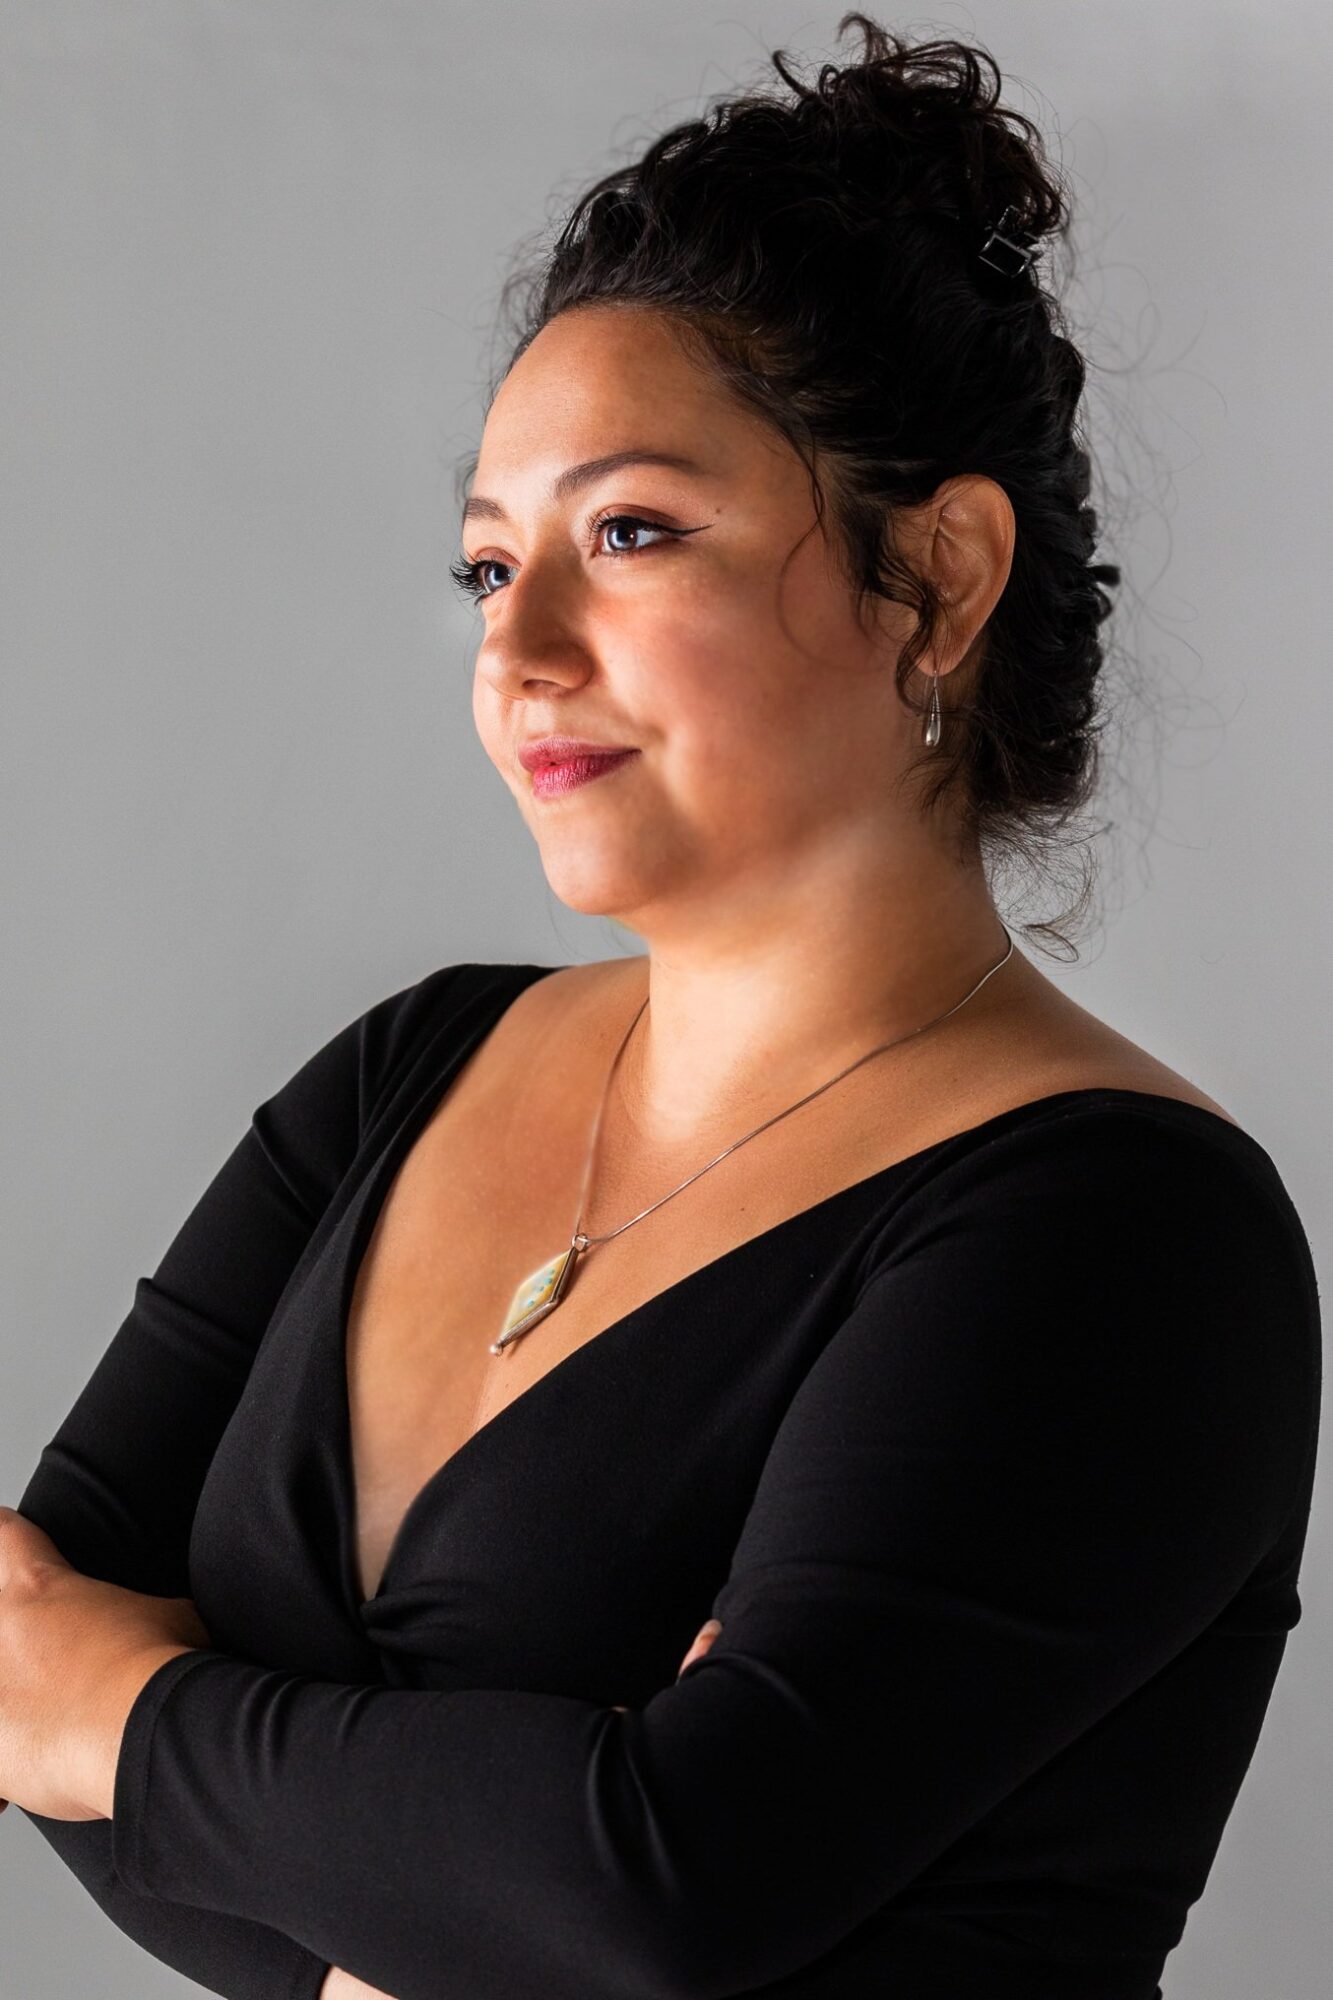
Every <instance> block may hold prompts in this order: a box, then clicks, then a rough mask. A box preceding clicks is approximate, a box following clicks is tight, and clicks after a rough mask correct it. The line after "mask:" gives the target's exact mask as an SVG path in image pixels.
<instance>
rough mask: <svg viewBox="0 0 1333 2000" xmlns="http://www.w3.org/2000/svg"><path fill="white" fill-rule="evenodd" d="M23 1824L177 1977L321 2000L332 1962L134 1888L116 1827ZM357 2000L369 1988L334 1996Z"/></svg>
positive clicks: (265, 1998) (252, 1998)
mask: <svg viewBox="0 0 1333 2000" xmlns="http://www.w3.org/2000/svg"><path fill="white" fill-rule="evenodd" d="M14 1810H16V1811H22V1810H23V1808H22V1807H16V1808H14ZM25 1817H26V1818H27V1819H29V1820H30V1821H31V1823H32V1824H33V1826H35V1827H36V1829H37V1831H38V1833H40V1834H41V1836H42V1838H43V1840H45V1841H46V1843H47V1845H48V1846H49V1847H50V1848H51V1849H52V1851H53V1852H54V1853H55V1854H56V1855H57V1856H58V1858H59V1859H60V1860H61V1861H62V1862H63V1863H64V1864H65V1866H66V1868H68V1869H69V1871H70V1873H71V1874H72V1875H73V1876H74V1877H75V1879H76V1880H77V1881H78V1882H79V1883H81V1885H82V1886H83V1888H84V1889H85V1890H86V1891H87V1892H88V1894H89V1895H90V1896H91V1897H92V1900H93V1901H94V1903H96V1905H97V1907H98V1908H99V1909H100V1910H101V1911H102V1914H103V1915H104V1916H105V1917H107V1918H108V1919H109V1921H110V1922H111V1923H113V1924H114V1925H115V1926H116V1928H117V1930H119V1931H122V1932H123V1933H124V1935H125V1936H126V1937H128V1938H131V1939H133V1941H134V1943H135V1944H137V1945H138V1946H139V1948H140V1949H141V1950H142V1951H146V1952H147V1953H148V1954H149V1955H150V1957H152V1958H155V1959H157V1960H158V1961H159V1963H161V1964H162V1965H169V1966H170V1967H171V1969H172V1970H173V1972H179V1973H181V1974H182V1975H183V1976H184V1977H185V1978H186V1979H192V1980H194V1981H195V1983H196V1984H197V1985H199V1986H201V1987H203V1988H204V1989H205V1990H206V1991H207V1992H209V1993H217V1994H222V1995H224V1996H226V2000H322V1996H321V1994H320V1983H321V1980H322V1978H323V1975H324V1972H325V1970H326V1965H327V1961H326V1960H324V1959H322V1958H317V1957H316V1955H315V1954H314V1953H313V1952H311V1951H307V1949H306V1948H305V1946H304V1945H300V1944H297V1943H296V1941H295V1939H293V1938H289V1937H287V1936H286V1935H285V1934H284V1933H283V1932H282V1931H277V1930H273V1929H271V1928H270V1927H269V1926H268V1925H267V1924H260V1923H255V1922H253V1921H252V1920H251V1919H249V1918H247V1917H235V1916H227V1915H224V1914H222V1913H220V1912H218V1911H215V1910H201V1909H198V1908H196V1907H195V1906H194V1905H193V1904H188V1903H172V1902H166V1901H163V1900H162V1899H161V1898H160V1897H157V1896H143V1895H140V1894H139V1893H138V1892H137V1891H135V1890H133V1889H130V1888H128V1887H127V1886H126V1885H125V1883H123V1882H122V1881H121V1880H120V1878H119V1876H118V1875H117V1874H116V1871H115V1867H114V1865H113V1863H112V1858H111V1822H110V1820H106V1819H97V1820H91V1819H90V1820H70V1819H46V1818H44V1817H43V1816H42V1815H41V1814H39V1813H27V1814H26V1815H25ZM354 1993H355V1994H356V1995H357V1996H358V2000H365V1996H367V1995H368V1994H369V1989H360V1988H356V1987H351V1988H348V1989H346V1990H345V1991H344V1989H341V1988H339V1989H335V1994H334V2000H352V1996H353V1994H354Z"/></svg>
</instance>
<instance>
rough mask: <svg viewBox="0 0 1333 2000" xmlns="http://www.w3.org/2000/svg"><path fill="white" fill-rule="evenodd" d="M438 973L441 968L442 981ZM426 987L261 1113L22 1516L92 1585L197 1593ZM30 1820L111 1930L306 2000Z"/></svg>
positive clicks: (166, 1261)
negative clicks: (241, 1459) (267, 1346)
mask: <svg viewBox="0 0 1333 2000" xmlns="http://www.w3.org/2000/svg"><path fill="white" fill-rule="evenodd" d="M447 970H448V969H447V968H445V969H444V971H447ZM442 976H443V972H442V973H440V974H434V975H431V976H430V980H428V981H426V982H422V983H421V985H420V987H418V988H413V989H407V997H408V1000H409V1004H408V1005H406V1006H405V1005H404V998H405V996H404V995H402V994H399V995H391V996H390V997H389V998H388V999H387V1000H384V1001H381V1002H379V1003H378V1004H377V1005H376V1006H375V1007H372V1008H371V1009H370V1010H369V1011H368V1012H367V1013H365V1014H363V1015H361V1016H360V1017H358V1018H357V1019H356V1020H355V1021H352V1022H351V1023H349V1024H348V1025H347V1026H346V1027H344V1028H343V1029H341V1030H340V1031H339V1033H338V1034H336V1035H335V1036H334V1037H333V1038H332V1039H331V1040H330V1041H328V1042H326V1043H325V1045H324V1046H323V1047H322V1048H320V1049H319V1050H317V1051H316V1053H315V1054H314V1055H313V1056H311V1057H310V1058H309V1060H308V1061H306V1062H305V1063H304V1064H303V1065H302V1066H301V1068H300V1069H299V1070H298V1071H297V1072H296V1073H295V1075H293V1076H292V1077H291V1078H290V1079H289V1081H288V1082H287V1083H285V1084H284V1085H283V1086H282V1088H281V1089H280V1090H279V1091H278V1092H277V1093H276V1094H275V1095H273V1096H272V1097H270V1098H268V1099H267V1100H266V1101H265V1102H264V1103H263V1104H261V1105H260V1106H259V1108H258V1109H257V1110H256V1111H255V1113H254V1115H253V1118H252V1120H251V1122H250V1125H249V1127H248V1129H247V1130H246V1131H245V1133H244V1135H243V1136H242V1137H241V1139H240V1140H239V1141H238V1142H237V1144H236V1145H235V1146H234V1148H233V1150H232V1152H231V1154H230V1155H229V1157H228V1158H227V1159H226V1160H225V1161H224V1163H223V1165H222V1167H221V1168H220V1169H219V1171H218V1172H217V1174H216V1175H215V1177H214V1179H213V1180H212V1182H211V1183H210V1184H209V1186H208V1187H207V1188H206V1189H205V1191H204V1193H203V1194H202V1196H201V1197H200V1198H199V1200H198V1201H197V1203H196V1205H195V1207H194V1209H193V1210H192V1212H191V1213H190V1215H189V1216H188V1217H187V1219H186V1221H185V1222H184V1223H183V1224H182V1226H181V1227H180V1229H179V1230H178V1232H177V1234H176V1236H175V1237H174V1239H173V1240H172V1242H171V1244H170V1246H169V1248H168V1249H167V1251H166V1253H165V1255H164V1256H163V1258H162V1259H161V1262H160V1263H159V1264H158V1266H157V1269H156V1270H155V1271H154V1272H153V1274H152V1275H151V1276H145V1277H141V1278H140V1279H139V1280H138V1282H137V1284H136V1286H135V1289H134V1299H133V1304H132V1307H131V1309H130V1312H129V1314H128V1316H127V1317H126V1319H125V1320H124V1322H123V1323H122V1325H121V1327H120V1328H119V1330H118V1332H117V1333H116V1335H115V1337H114V1338H113V1339H112V1341H111V1343H110V1345H109V1346H108V1347H107V1349H106V1350H105V1352H104V1353H103V1354H102V1355H101V1357H100V1359H99V1360H98V1362H97V1364H96V1366H95V1367H94V1369H93V1371H92V1374H91V1376H90V1378H89V1379H88V1381H87V1383H86V1384H85V1386H84V1388H83V1389H82V1391H81V1392H80V1394H79V1396H78V1398H77V1400H76V1401H75V1403H74V1406H73V1408H72V1409H71V1410H70V1412H69V1414H68V1416H67V1417H66V1418H65V1419H64V1421H63V1423H62V1424H61V1426H60V1428H59V1429H58V1430H57V1432H56V1434H55V1436H54V1437H53V1438H52V1439H51V1441H50V1442H49V1443H48V1444H47V1445H46V1446H45V1448H44V1449H43V1451H42V1453H41V1458H40V1461H39V1463H38V1465H37V1468H36V1470H35V1471H34V1473H33V1475H32V1477H31V1479H30V1480H29V1481H28V1484H27V1487H26V1488H25V1490H24V1492H23V1494H22V1497H21V1498H20V1500H19V1501H18V1503H17V1505H18V1511H19V1512H20V1513H21V1514H23V1515H25V1516H26V1517H27V1519H29V1520H30V1521H35V1522H36V1524H37V1525H38V1527H40V1528H43V1529H44V1530H45V1531H46V1533H47V1534H48V1535H50V1537H51V1538H52V1540H53V1541H54V1542H55V1543H56V1545H57V1547H58V1548H59V1549H60V1552H61V1554H62V1555H63V1556H64V1557H65V1558H66V1560H67V1561H69V1562H71V1563H73V1565H74V1567H75V1568H76V1569H79V1570H82V1571H83V1572H84V1574H85V1575H88V1576H93V1577H97V1578H100V1579H102V1580H104V1581H106V1582H109V1583H116V1584H120V1585H122V1586H123V1587H124V1588H126V1589H131V1590H140V1591H146V1592H149V1593H151V1594H153V1595H155V1596H163V1597H186V1596H190V1595H191V1594H192V1593H191V1587H190V1578H189V1563H188V1551H189V1540H190V1529H191V1525H192V1523H193V1519H194V1512H195V1506H196V1503H197V1501H198V1497H199V1493H200V1489H201V1487H202V1485H203V1481H204V1476H205V1474H206V1472H207V1470H208V1466H209V1463H210V1461H211V1459H212V1456H213V1453H214V1451H215V1449H216V1447H217V1443H218V1440H219V1438H220V1437H221V1435H222V1432H223V1430H224V1429H225V1427H226V1424H227V1422H228V1421H229V1419H230V1417H231V1414H232V1412H233V1410H234V1409H235V1406H236V1403H237V1401H238V1399H239V1397H240V1394H241V1391H242V1389H243V1388H244V1385H245V1382H246V1378H247V1376H248V1375H249V1372H250V1368H251V1366H252V1364H253V1361H254V1357H255V1353H256V1350H257V1348H258V1346H259V1344H260V1341H261V1340H262V1338H263V1334H264V1331H265V1329H266V1327H267V1326H268V1323H269V1321H270V1319H271V1317H272V1314H273V1311H274V1308H275V1306H276V1305H277V1302H278V1299H279V1297H280V1295H281V1293H282V1291H283V1288H284V1286H285V1285H286V1284H287V1282H288V1280H289V1278H290V1277H291V1274H292V1272H293V1270H294V1269H295V1267H296V1265H297V1262H298V1260H299V1259H300V1257H301V1254H302V1252H303V1251H304V1250H305V1248H306V1246H307V1244H308V1242H309V1240H310V1237H311V1235H312V1233H313V1231H314V1228H315V1226H316V1224H317V1222H318V1220H319V1217H320V1215H321V1214H322V1213H323V1211H324V1209H325V1208H326V1206H327V1204H328V1202H329V1200H330V1199H331V1197H332V1195H333V1193H334V1191H335V1189H336V1188H337V1186H338V1184H339V1182H340V1181H341V1179H342V1178H343V1176H344V1174H345V1173H346V1171H347V1168H348V1166H349V1165H350V1163H351V1161H352V1158H353V1156H354V1154H355V1152H356V1149H357V1145H358V1142H359V1136H360V1131H361V1128H362V1121H363V1116H364V1114H365V1111H366V1108H367V1106H368V1104H369V1103H370V1101H371V1099H372V1098H373V1096H374V1093H375V1091H376V1090H377V1088H378V1086H379V1082H380V1080H381V1078H382V1076H383V1075H384V1074H385V1072H386V1069H387V1067H388V1065H389V1064H390V1062H391V1061H392V1059H393V1057H394V1055H395V1052H396V1049H397V1047H398V1045H399V1044H398V1041H397V1040H396V1039H395V1038H396V1037H401V1036H402V1035H403V1034H404V1033H406V1032H407V1031H408V1030H409V1028H410V1025H411V1024H410V1020H409V1018H408V1017H409V1015H412V1014H413V1013H414V1012H415V1011H418V1010H417V1000H416V996H417V995H420V996H421V999H422V1000H423V1001H424V1000H425V999H426V998H428V997H429V995H428V988H429V986H430V984H431V983H432V982H436V981H438V980H439V978H441V977H442ZM27 1817H28V1818H29V1819H30V1820H31V1822H32V1824H33V1825H34V1826H35V1827H36V1828H37V1830H38V1831H39V1832H40V1833H41V1835H42V1836H43V1838H44V1839H45V1840H46V1841H47V1842H48V1843H49V1845H50V1846H51V1848H52V1849H53V1850H54V1851H55V1853H56V1854H57V1855H58V1856H59V1858H60V1859H61V1860H62V1861H63V1862H64V1863H65V1865H66V1866H67V1867H68V1868H69V1869H70V1870H71V1871H72V1873H73V1874H74V1875H75V1876H77V1877H78V1879H79V1881H80V1882H81V1883H82V1884H83V1886H84V1888H85V1889H87V1890H88V1892H89V1894H90V1895H91V1896H92V1897H93V1899H94V1901H95V1902H96V1903H97V1904H98V1905H99V1907H100V1908H101V1909H102V1910H103V1911H104V1912H105V1914H106V1915H107V1916H108V1917H109V1918H110V1919H111V1921H112V1922H113V1923H114V1924H116V1925H117V1926H118V1928H119V1929H121V1930H122V1931H124V1932H125V1933H126V1935H127V1936H129V1937H132V1938H133V1939H134V1940H135V1941H136V1943H138V1944H140V1945H141V1946H142V1947H143V1948H144V1949H145V1950H146V1951H148V1952H150V1953H151V1954H152V1955H153V1956H154V1957H156V1958H159V1959H161V1960H162V1961H163V1962H164V1963H165V1964H167V1965H170V1966H173V1967H174V1968H175V1969H176V1970H177V1971H180V1972H183V1973H185V1974H187V1975H188V1977H190V1978H191V1979H194V1980H196V1981H197V1982H198V1983H199V1984H200V1985H202V1986H204V1987H206V1988H207V1989H208V1990H209V1991H211V1992H217V1993H221V1994H224V1995H231V1996H235V2000H315V1997H316V1995H317V1994H318V1992H319V1988H320V1983H321V1981H322V1979H323V1977H324V1974H325V1971H326V1969H327V1967H326V1963H325V1961H323V1960H321V1959H319V1958H318V1957H317V1956H316V1955H315V1954H313V1953H312V1952H310V1950H309V1949H308V1948H306V1947H305V1946H302V1945H300V1944H298V1943H296V1942H295V1941H294V1940H293V1939H292V1938H290V1937H288V1936H286V1935H284V1934H282V1932H281V1930H280V1928H279V1929H273V1928H271V1927H269V1926H266V1925H265V1924H263V1923H262V1922H259V1921H256V1920H255V1919H253V1918H251V1917H247V1916H245V1915H243V1914H229V1913H227V1912H223V1911H207V1910H204V1909H202V1908H200V1907H199V1906H198V1905H197V1904H193V1905H189V1906H175V1905H173V1904H172V1903H171V1901H170V1900H163V1899H162V1898H161V1897H160V1896H159V1895H157V1894H153V1893H148V1892H145V1891H144V1890H143V1889H141V1888H139V1887H137V1886H131V1885H130V1884H128V1883H127V1882H126V1881H125V1880H124V1879H123V1878H122V1877H121V1876H120V1875H119V1874H118V1872H117V1870H116V1867H115V1861H114V1855H113V1852H112V1831H111V1822H110V1821H109V1820H90V1821H82V1822H80V1821H74V1820H56V1819H48V1818H45V1817H44V1816H42V1815H40V1814H36V1813H30V1814H28V1815H27Z"/></svg>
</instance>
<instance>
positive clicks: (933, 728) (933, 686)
mask: <svg viewBox="0 0 1333 2000" xmlns="http://www.w3.org/2000/svg"><path fill="white" fill-rule="evenodd" d="M925 738H926V748H927V750H933V749H934V748H935V745H936V744H937V743H938V742H939V740H940V677H939V675H938V674H932V675H931V677H930V707H929V709H928V710H927V711H926V727H925Z"/></svg>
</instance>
